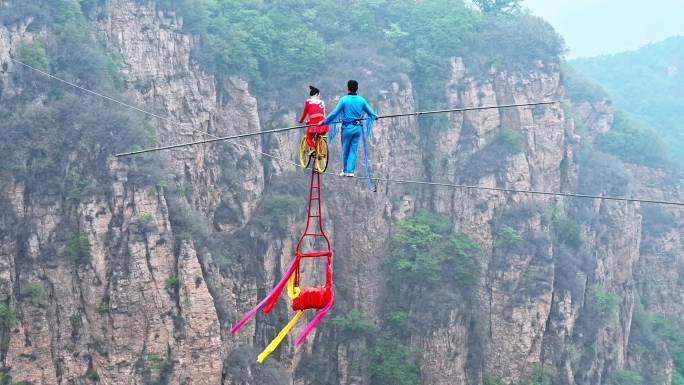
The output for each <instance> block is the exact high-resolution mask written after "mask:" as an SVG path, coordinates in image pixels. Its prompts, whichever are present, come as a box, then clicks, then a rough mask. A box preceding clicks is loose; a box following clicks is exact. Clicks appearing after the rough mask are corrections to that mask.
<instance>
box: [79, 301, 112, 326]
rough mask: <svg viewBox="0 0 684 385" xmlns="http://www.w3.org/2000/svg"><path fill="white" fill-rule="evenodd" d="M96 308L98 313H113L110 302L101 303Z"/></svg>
mask: <svg viewBox="0 0 684 385" xmlns="http://www.w3.org/2000/svg"><path fill="white" fill-rule="evenodd" d="M96 310H97V313H98V314H100V315H105V314H109V313H111V311H112V308H111V307H109V304H107V303H101V304H99V305H98V306H97V309H96ZM79 322H80V320H79Z"/></svg>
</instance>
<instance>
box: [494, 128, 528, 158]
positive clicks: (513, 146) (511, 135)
mask: <svg viewBox="0 0 684 385" xmlns="http://www.w3.org/2000/svg"><path fill="white" fill-rule="evenodd" d="M497 140H498V141H499V142H500V143H501V144H502V145H503V147H504V148H505V149H506V152H507V153H509V154H515V153H517V152H520V150H522V144H523V137H522V134H521V133H520V132H518V131H515V130H512V129H510V128H502V129H501V132H499V136H498V137H497Z"/></svg>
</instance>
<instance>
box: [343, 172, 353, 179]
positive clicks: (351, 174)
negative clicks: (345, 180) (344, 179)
mask: <svg viewBox="0 0 684 385" xmlns="http://www.w3.org/2000/svg"><path fill="white" fill-rule="evenodd" d="M344 176H348V177H350V178H353V177H354V173H353V172H348V173H346V174H344Z"/></svg>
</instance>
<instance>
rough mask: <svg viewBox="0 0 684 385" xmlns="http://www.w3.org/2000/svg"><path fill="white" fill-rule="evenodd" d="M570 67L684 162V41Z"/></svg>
mask: <svg viewBox="0 0 684 385" xmlns="http://www.w3.org/2000/svg"><path fill="white" fill-rule="evenodd" d="M570 65H572V66H573V67H574V68H576V69H577V70H578V71H580V72H582V73H584V74H586V75H588V76H590V77H591V78H592V79H595V80H596V81H597V82H598V83H599V84H601V86H603V87H604V88H605V89H606V91H608V93H609V94H610V96H611V99H612V100H613V102H614V104H615V106H617V107H618V108H620V109H624V110H625V111H627V112H628V113H630V114H632V115H633V116H634V117H635V118H636V119H638V120H639V121H643V122H645V124H647V125H648V126H649V127H653V128H654V129H655V130H656V131H657V132H658V134H660V135H661V136H662V138H663V140H664V142H665V143H666V145H667V147H668V150H669V152H670V153H671V154H672V156H673V157H674V158H676V159H677V160H680V161H681V160H684V122H682V117H681V112H682V111H683V110H684V71H683V70H682V68H684V37H673V38H670V39H667V40H665V41H663V42H660V43H655V44H650V45H647V46H645V47H643V48H641V49H638V50H636V51H632V52H624V53H620V54H616V55H607V56H599V57H595V58H589V59H577V60H573V61H571V62H570ZM635 95H638V97H635Z"/></svg>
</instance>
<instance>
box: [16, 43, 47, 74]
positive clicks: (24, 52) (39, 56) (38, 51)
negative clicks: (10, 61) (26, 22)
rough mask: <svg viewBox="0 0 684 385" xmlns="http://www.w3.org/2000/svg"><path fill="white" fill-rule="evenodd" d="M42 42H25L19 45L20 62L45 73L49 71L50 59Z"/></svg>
mask: <svg viewBox="0 0 684 385" xmlns="http://www.w3.org/2000/svg"><path fill="white" fill-rule="evenodd" d="M43 44H44V43H43V42H41V41H24V42H21V43H19V45H18V47H17V48H18V51H19V60H21V61H22V62H24V63H26V64H27V65H30V66H31V67H35V68H38V69H40V70H43V71H47V70H48V57H47V53H46V52H45V48H44V46H43Z"/></svg>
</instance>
